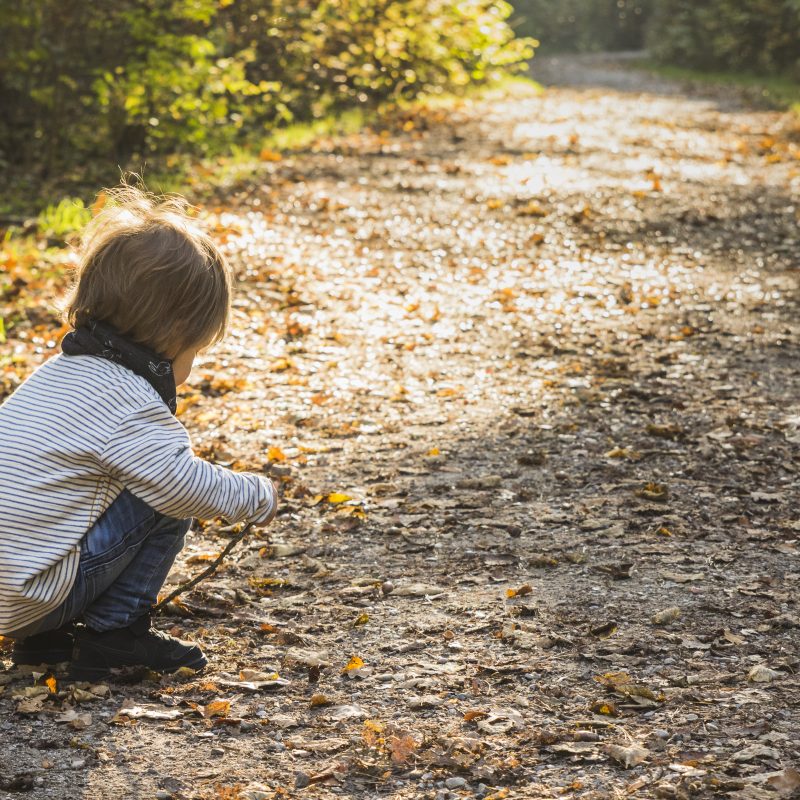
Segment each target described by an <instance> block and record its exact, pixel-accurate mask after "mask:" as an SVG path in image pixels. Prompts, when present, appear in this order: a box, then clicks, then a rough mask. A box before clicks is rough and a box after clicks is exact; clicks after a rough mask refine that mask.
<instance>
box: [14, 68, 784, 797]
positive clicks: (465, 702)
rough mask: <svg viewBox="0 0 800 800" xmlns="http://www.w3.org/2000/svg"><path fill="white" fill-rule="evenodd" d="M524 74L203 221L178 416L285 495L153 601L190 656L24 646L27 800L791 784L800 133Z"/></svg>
mask: <svg viewBox="0 0 800 800" xmlns="http://www.w3.org/2000/svg"><path fill="white" fill-rule="evenodd" d="M536 62H537V63H536V65H535V68H534V75H535V76H536V77H537V78H538V79H540V80H541V81H542V82H543V83H545V84H546V85H547V88H546V89H545V91H544V92H543V93H541V94H537V93H535V92H534V91H532V90H531V89H529V88H525V87H522V86H520V87H518V88H516V89H514V90H512V91H510V92H509V93H504V94H494V95H489V96H488V97H486V98H485V99H483V100H480V101H469V102H465V103H464V104H462V105H461V106H459V107H456V108H454V109H449V110H442V109H439V110H437V109H428V110H427V111H420V112H418V113H415V114H409V115H407V116H406V117H403V118H400V119H398V120H395V122H394V124H392V125H391V126H389V128H387V130H386V131H373V132H366V133H363V134H359V135H357V136H352V137H349V138H347V139H343V140H337V141H331V142H323V143H321V145H320V146H319V147H318V148H316V149H315V150H314V151H311V152H308V153H304V154H300V155H296V156H292V157H288V158H287V157H285V158H283V159H281V160H270V159H271V158H272V156H271V155H270V154H265V155H264V161H263V163H262V164H261V166H260V167H259V168H258V170H257V171H255V172H254V174H253V176H252V180H250V181H248V182H247V183H246V184H238V185H236V186H233V187H230V189H229V190H222V191H220V192H219V202H218V203H217V204H215V203H209V204H208V205H207V206H206V207H205V210H204V217H205V218H206V220H207V221H208V222H209V223H210V224H211V226H212V227H213V229H214V230H215V235H216V237H217V238H218V240H219V241H220V242H221V243H223V244H224V246H225V248H226V251H227V252H228V254H229V255H230V257H231V259H232V261H233V263H234V264H235V267H236V269H237V271H238V274H239V277H240V285H239V289H238V295H237V301H236V303H235V325H234V332H233V334H232V335H231V336H230V337H229V339H228V340H227V341H226V343H225V344H224V345H223V346H221V347H219V348H218V349H217V350H216V351H214V352H213V353H211V354H209V355H208V356H206V357H205V359H204V361H203V362H202V363H201V364H200V365H199V366H198V367H197V368H196V371H195V374H194V377H193V378H192V381H191V385H190V386H189V387H188V389H186V390H185V391H184V392H183V395H182V402H181V406H182V409H181V414H182V419H183V420H184V421H185V423H186V425H187V427H188V428H189V429H190V432H191V433H192V436H193V440H194V442H195V445H196V450H197V452H198V453H199V454H200V455H202V456H203V457H205V458H208V459H211V460H214V461H216V462H217V463H221V464H224V465H227V466H231V465H232V466H234V467H235V468H247V469H253V470H264V471H269V472H270V473H271V475H272V476H273V478H274V480H275V481H276V484H278V485H279V486H280V489H281V493H282V498H283V499H282V505H281V510H280V512H279V516H278V517H277V519H276V520H275V522H274V523H273V524H272V525H271V526H269V527H268V528H265V529H263V530H261V531H259V532H257V534H255V535H254V536H253V537H252V538H250V539H248V540H247V541H246V542H245V543H243V545H241V546H240V547H239V548H238V549H237V550H235V551H234V552H233V554H232V555H231V557H230V559H229V560H228V562H227V566H226V567H225V568H224V569H222V571H221V572H219V573H218V575H217V576H215V577H214V578H213V579H211V580H208V581H206V582H205V583H203V584H201V586H200V587H198V589H197V590H196V591H194V592H192V593H190V594H187V595H185V597H184V598H183V602H182V603H181V604H178V605H174V606H173V607H171V608H170V609H169V610H170V612H171V613H170V615H169V616H167V617H164V618H162V624H163V625H165V626H167V627H168V628H170V629H171V630H172V631H173V632H175V633H181V634H186V635H187V636H189V637H190V638H194V639H196V640H198V641H200V642H201V643H202V645H203V647H204V649H205V650H206V651H207V653H208V655H209V658H210V662H211V663H210V665H209V667H208V668H207V670H206V671H205V673H204V674H202V675H200V676H191V675H190V676H173V677H169V678H159V676H154V675H145V676H133V677H132V678H129V679H128V681H127V682H111V683H109V684H108V686H107V687H100V688H98V687H83V688H82V689H79V690H77V691H76V689H75V688H74V687H72V688H70V687H69V686H68V685H67V684H65V683H64V682H63V681H62V680H61V676H60V675H56V679H57V681H58V683H57V684H56V686H55V688H56V692H55V693H53V692H51V691H50V689H49V688H46V687H41V686H39V687H33V684H34V679H35V677H36V676H31V675H30V674H29V671H14V670H12V669H11V668H10V667H11V665H10V662H8V661H6V667H7V669H6V671H5V672H2V673H0V683H1V684H3V689H4V691H3V692H2V694H0V714H1V716H0V740H1V741H2V748H0V795H2V797H8V798H17V797H23V796H24V797H26V798H30V800H44V799H45V798H59V799H61V798H63V799H64V800H77V798H98V797H103V798H105V797H119V798H148V800H149V799H150V798H158V799H159V800H166V799H167V798H176V799H177V798H185V799H187V800H188V799H189V798H196V799H197V800H201V799H202V800H206V799H207V798H220V799H222V800H235V798H242V799H243V800H263V799H264V798H270V799H271V798H283V797H297V798H300V797H309V798H333V797H350V798H364V799H365V800H366V799H368V798H398V799H399V798H430V799H431V800H456V798H470V797H476V798H489V797H491V798H496V799H499V798H552V797H562V796H567V797H575V798H623V797H629V796H630V797H637V798H655V797H658V798H703V797H727V798H731V800H760V799H761V798H764V800H772V799H773V798H774V799H776V800H778V799H779V798H789V797H793V796H797V795H798V788H799V787H800V773H798V772H797V769H800V708H799V707H798V701H799V700H800V691H798V690H799V689H800V681H799V680H798V676H797V670H798V666H800V652H799V650H798V645H799V644H800V632H799V631H798V626H800V612H799V611H798V607H797V598H798V590H799V589H800V560H799V559H798V552H799V551H798V537H799V536H800V515H799V514H798V488H799V487H798V467H799V466H800V460H799V459H798V444H800V398H799V397H798V389H799V388H800V373H799V372H798V356H800V348H799V347H798V335H797V334H798V291H797V283H798V268H799V267H800V259H799V258H798V245H799V244H800V235H799V234H798V214H799V213H800V212H799V209H800V206H798V190H799V189H800V130H799V129H798V127H797V123H796V121H793V120H792V118H791V117H790V116H789V115H783V114H780V113H778V112H771V111H763V110H754V109H752V108H748V107H747V106H745V105H743V104H742V102H740V98H738V97H737V96H736V95H735V94H732V93H731V90H730V89H728V90H726V91H725V92H724V93H718V94H716V95H710V96H709V95H703V94H699V93H698V92H697V90H696V89H695V88H692V87H686V86H683V85H679V84H673V83H666V82H664V81H663V80H655V79H650V78H648V77H647V76H646V75H644V74H643V73H639V72H636V71H635V70H634V69H633V68H632V67H631V66H630V64H629V63H628V62H627V61H619V60H613V59H609V58H607V57H590V58H576V57H571V58H569V59H550V60H547V59H537V60H536ZM276 159H277V157H276ZM197 527H198V530H197V531H196V532H195V534H194V535H193V536H192V537H190V540H189V544H188V546H187V549H186V551H185V553H184V554H183V556H182V557H181V560H180V562H179V563H178V564H177V565H176V569H175V572H174V573H173V576H172V578H171V581H172V582H173V583H177V582H179V581H180V580H182V579H185V578H186V577H188V576H190V575H192V574H194V572H196V571H197V570H199V569H202V567H203V565H204V564H205V563H206V562H207V560H208V559H210V558H213V556H214V555H215V554H216V553H218V552H219V550H220V549H221V548H222V546H223V545H224V543H225V537H226V536H227V535H229V533H226V531H225V530H224V529H221V527H222V526H221V524H220V523H219V522H215V521H210V522H207V523H204V524H202V525H198V526H197ZM276 673H277V674H276ZM43 688H44V689H45V691H44V692H42V689H43ZM37 693H38V696H36V695H37ZM48 693H49V694H48ZM25 694H27V695H34V696H27V697H26V696H24V695H25Z"/></svg>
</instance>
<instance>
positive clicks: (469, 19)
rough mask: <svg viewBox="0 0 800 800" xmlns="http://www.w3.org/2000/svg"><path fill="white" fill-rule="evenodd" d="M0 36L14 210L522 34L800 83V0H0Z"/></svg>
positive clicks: (791, 87)
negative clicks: (91, 0)
mask: <svg viewBox="0 0 800 800" xmlns="http://www.w3.org/2000/svg"><path fill="white" fill-rule="evenodd" d="M0 41H2V42H3V48H2V49H1V50H0V107H2V109H3V113H2V115H0V173H1V174H2V176H3V178H2V180H3V184H4V185H3V189H4V191H3V195H2V198H0V214H5V217H6V218H7V219H10V220H12V221H13V220H14V219H15V216H14V215H15V214H22V213H32V212H35V213H38V212H39V211H41V210H42V209H43V208H46V207H47V206H48V205H51V204H52V203H53V200H54V199H57V198H58V197H61V196H65V195H73V196H76V197H78V198H82V197H87V198H90V197H91V196H92V194H93V192H94V191H96V190H97V188H98V187H99V186H102V185H104V184H108V183H115V182H116V181H117V180H118V179H119V175H120V172H121V171H122V170H124V169H135V170H141V169H142V168H143V166H144V165H145V164H146V165H147V167H146V169H147V171H148V174H149V175H150V176H151V178H154V179H155V181H156V184H157V188H161V189H167V190H169V189H178V190H180V189H183V188H184V186H185V183H186V181H187V178H188V177H190V176H191V173H192V172H197V170H198V166H197V165H198V161H197V160H198V159H203V158H212V159H213V158H225V159H233V160H236V159H240V160H242V159H246V158H247V157H250V156H251V155H252V153H256V154H260V155H262V156H263V158H265V159H269V158H270V157H271V155H270V154H271V153H276V152H280V151H281V150H284V149H286V148H293V147H301V146H303V145H305V144H307V143H308V142H309V141H311V140H312V139H313V138H314V137H318V136H320V135H323V134H325V133H328V132H341V131H345V132H346V131H347V130H351V129H353V130H354V129H358V128H359V127H360V126H363V125H364V124H366V123H368V122H369V121H370V120H371V119H374V118H375V114H376V113H385V112H386V110H387V109H392V108H398V107H402V106H403V104H405V103H408V102H411V101H414V100H416V99H419V98H421V97H430V96H432V95H433V96H435V95H437V94H444V93H448V94H459V93H463V92H465V91H467V90H469V89H470V88H471V87H472V86H475V85H480V84H485V83H487V82H492V81H497V80H500V79H502V78H503V76H507V75H509V74H510V73H514V72H516V73H523V74H526V71H527V69H528V66H527V65H528V63H529V61H530V59H531V58H532V57H533V55H534V52H536V53H537V54H542V55H544V54H552V53H559V52H560V53H563V52H598V51H619V50H625V51H641V52H642V63H643V64H645V65H646V66H647V67H648V68H650V69H653V70H659V69H662V70H670V69H671V70H673V72H674V71H675V70H678V71H680V70H682V71H683V73H685V74H686V75H687V77H690V78H697V79H717V80H733V81H742V82H747V81H750V82H753V81H755V82H756V84H757V85H758V87H759V92H760V93H761V94H762V95H763V96H765V97H767V98H768V99H770V100H772V101H774V102H775V103H777V104H778V105H780V104H784V105H786V106H789V105H791V104H792V103H793V102H796V101H797V100H798V99H800V93H799V92H798V89H797V87H798V81H800V0H704V2H693V1H692V0H514V2H512V3H507V2H496V1H495V2H493V1H491V0H460V1H458V2H455V1H448V0H329V1H328V2H319V0H294V1H293V2H288V0H115V2H114V3H85V2H83V1H82V0H26V2H25V3H19V2H17V0H0ZM644 51H646V53H645V52H644ZM761 87H765V88H764V89H763V91H762V88H761ZM207 168H208V169H214V168H215V166H214V164H212V165H211V166H210V167H207ZM78 205H79V204H78ZM59 213H62V216H63V215H67V216H68V215H69V214H71V213H77V214H78V219H77V220H75V222H76V223H77V222H80V220H81V218H82V217H81V213H80V209H77V211H76V204H75V203H73V202H71V204H70V205H69V206H65V207H64V209H63V212H59ZM71 223H72V220H71V219H63V220H58V219H56V221H55V223H54V227H58V226H59V224H61V225H62V226H66V227H70V225H71Z"/></svg>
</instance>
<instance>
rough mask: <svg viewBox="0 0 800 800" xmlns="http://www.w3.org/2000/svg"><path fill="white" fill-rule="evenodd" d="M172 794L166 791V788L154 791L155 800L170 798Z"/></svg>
mask: <svg viewBox="0 0 800 800" xmlns="http://www.w3.org/2000/svg"><path fill="white" fill-rule="evenodd" d="M174 796H175V795H174V794H172V792H168V791H166V789H159V790H158V791H157V792H156V800H172V798H173V797H174Z"/></svg>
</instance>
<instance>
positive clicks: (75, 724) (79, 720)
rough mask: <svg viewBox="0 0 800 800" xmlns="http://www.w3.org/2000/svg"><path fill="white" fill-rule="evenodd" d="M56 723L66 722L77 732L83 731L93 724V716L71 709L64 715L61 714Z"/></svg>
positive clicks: (86, 712)
mask: <svg viewBox="0 0 800 800" xmlns="http://www.w3.org/2000/svg"><path fill="white" fill-rule="evenodd" d="M55 721H56V722H66V723H67V724H68V725H69V726H70V727H71V728H74V729H75V730H76V731H82V730H85V729H86V728H88V727H89V726H90V725H91V724H92V715H91V714H90V713H89V712H88V711H85V712H83V713H81V712H78V711H76V710H75V709H74V708H69V709H67V710H66V711H65V712H64V713H63V714H59V715H58V716H57V717H56V718H55Z"/></svg>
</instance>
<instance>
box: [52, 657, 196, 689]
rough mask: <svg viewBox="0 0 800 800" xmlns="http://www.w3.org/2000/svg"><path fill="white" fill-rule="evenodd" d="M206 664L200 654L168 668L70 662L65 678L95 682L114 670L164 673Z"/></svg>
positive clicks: (112, 673)
mask: <svg viewBox="0 0 800 800" xmlns="http://www.w3.org/2000/svg"><path fill="white" fill-rule="evenodd" d="M206 664H208V659H207V658H206V657H205V656H204V655H202V654H201V655H200V657H199V658H196V659H194V660H193V661H191V662H189V663H186V664H178V665H177V666H175V667H170V668H169V669H156V668H155V667H149V666H147V664H120V665H117V666H113V667H96V666H88V665H87V666H84V665H82V664H72V666H71V668H70V671H69V675H68V676H67V680H68V681H72V682H78V681H88V682H89V683H95V682H96V681H98V680H102V679H104V678H109V677H112V676H113V675H114V673H115V672H118V673H124V672H131V671H136V670H139V669H146V670H152V671H153V672H160V673H163V674H165V675H169V674H171V673H173V672H177V671H178V670H179V669H183V668H184V667H187V668H188V669H193V670H194V671H195V672H199V671H200V670H201V669H203V667H205V666H206Z"/></svg>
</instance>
